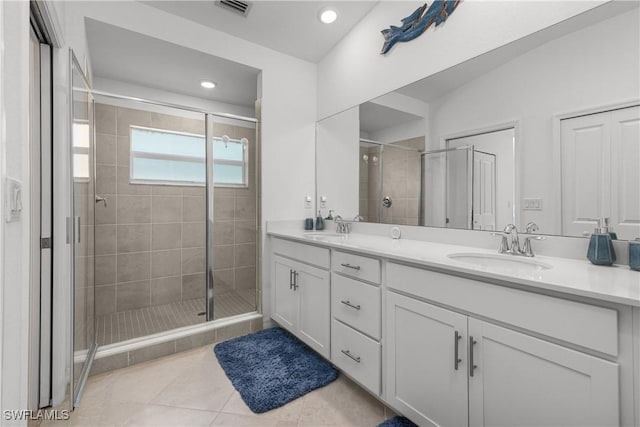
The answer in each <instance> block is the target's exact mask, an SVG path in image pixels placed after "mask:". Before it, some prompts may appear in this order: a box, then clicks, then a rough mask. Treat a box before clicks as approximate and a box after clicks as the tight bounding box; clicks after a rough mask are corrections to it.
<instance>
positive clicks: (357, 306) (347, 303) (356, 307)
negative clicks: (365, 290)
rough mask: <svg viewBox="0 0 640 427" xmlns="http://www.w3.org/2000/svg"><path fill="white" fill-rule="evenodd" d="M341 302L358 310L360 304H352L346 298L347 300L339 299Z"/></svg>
mask: <svg viewBox="0 0 640 427" xmlns="http://www.w3.org/2000/svg"><path fill="white" fill-rule="evenodd" d="M340 302H341V303H343V304H344V305H346V306H348V307H351V308H355V309H356V310H360V304H358V305H354V304H351V301H349V300H347V301H340Z"/></svg>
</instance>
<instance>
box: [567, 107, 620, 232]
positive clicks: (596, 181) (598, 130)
mask: <svg viewBox="0 0 640 427" xmlns="http://www.w3.org/2000/svg"><path fill="white" fill-rule="evenodd" d="M610 138H611V124H610V120H609V116H608V114H607V113H603V114H593V115H589V116H583V117H576V118H573V119H567V120H562V122H561V141H562V142H561V156H562V235H564V236H577V237H580V236H583V235H585V233H591V232H593V230H594V228H595V227H596V226H597V225H598V218H600V217H602V216H610V215H609V214H608V213H607V212H604V211H603V209H604V208H605V207H608V205H609V203H608V202H607V201H605V200H603V197H604V195H605V194H608V192H607V189H609V188H610V181H609V174H608V172H609V171H608V167H607V165H608V163H609V147H610Z"/></svg>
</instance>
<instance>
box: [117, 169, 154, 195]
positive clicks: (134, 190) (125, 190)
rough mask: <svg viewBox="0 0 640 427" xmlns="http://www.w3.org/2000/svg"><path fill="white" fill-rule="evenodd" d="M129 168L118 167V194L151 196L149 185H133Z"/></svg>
mask: <svg viewBox="0 0 640 427" xmlns="http://www.w3.org/2000/svg"><path fill="white" fill-rule="evenodd" d="M130 179H131V178H130V175H129V167H128V166H118V194H145V195H150V194H151V186H150V185H148V184H131V183H130Z"/></svg>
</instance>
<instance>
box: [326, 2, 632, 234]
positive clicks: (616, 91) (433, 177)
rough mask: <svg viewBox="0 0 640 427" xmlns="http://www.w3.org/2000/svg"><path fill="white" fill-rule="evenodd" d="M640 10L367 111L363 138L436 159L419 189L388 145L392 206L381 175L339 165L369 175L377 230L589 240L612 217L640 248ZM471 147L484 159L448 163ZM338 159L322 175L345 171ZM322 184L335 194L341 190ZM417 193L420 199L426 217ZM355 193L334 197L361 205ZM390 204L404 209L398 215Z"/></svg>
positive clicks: (473, 63) (619, 7) (556, 30)
mask: <svg viewBox="0 0 640 427" xmlns="http://www.w3.org/2000/svg"><path fill="white" fill-rule="evenodd" d="M639 6H640V4H639V3H637V2H608V3H606V4H603V5H602V6H599V7H597V8H594V9H592V10H590V11H588V12H586V13H584V14H581V15H578V16H576V17H573V18H571V19H569V20H566V21H564V22H561V23H559V24H557V25H554V26H552V27H549V28H547V29H546V30H543V31H540V32H537V33H535V34H532V35H530V36H528V37H525V38H523V39H520V40H517V41H515V42H513V43H511V44H509V45H506V46H503V47H501V48H499V49H495V50H493V51H491V52H488V53H486V54H484V55H481V56H479V57H476V58H474V59H472V60H469V61H466V62H464V63H461V64H458V65H456V66H454V67H452V68H450V69H448V70H445V71H443V72H441V73H438V74H434V75H431V76H429V77H426V78H424V79H422V80H419V81H417V82H415V83H412V84H410V85H407V86H405V87H402V88H399V89H397V90H396V91H395V92H391V93H389V94H386V95H383V96H381V97H378V98H376V99H374V100H371V101H368V102H366V103H364V104H362V105H360V106H359V122H360V123H359V129H360V137H361V138H365V139H367V140H372V141H375V142H378V143H382V144H391V146H394V145H395V146H397V145H398V144H399V143H400V142H401V141H407V140H410V139H412V138H423V143H424V146H423V148H420V149H419V150H420V151H423V152H425V153H427V154H424V155H423V156H422V161H421V162H419V164H418V166H416V168H417V169H418V171H419V173H416V174H414V175H412V174H411V168H412V167H414V166H412V165H411V163H410V162H409V160H408V158H404V157H403V156H401V157H402V159H398V158H393V156H386V153H385V152H386V151H387V148H388V147H389V145H382V146H381V148H382V150H381V153H380V156H379V160H380V162H381V165H380V168H381V169H380V170H378V173H379V175H380V176H379V177H378V179H379V181H380V182H381V184H380V185H381V186H382V189H381V194H375V192H372V191H371V190H370V187H371V183H372V182H375V179H376V176H375V168H374V169H373V170H372V167H371V164H365V163H364V161H363V159H362V156H360V159H359V160H356V159H355V156H354V157H353V163H350V164H347V163H344V164H343V163H342V162H343V161H344V162H346V159H338V160H337V161H338V162H340V166H341V167H342V168H352V169H353V168H354V166H355V165H356V164H357V165H359V167H360V169H361V172H360V188H361V191H360V192H359V201H360V203H359V209H360V211H361V212H363V216H364V217H365V218H366V219H367V220H368V221H380V222H392V223H398V224H407V223H409V224H413V223H416V224H421V225H427V226H437V227H451V228H467V229H469V228H474V229H481V230H497V229H503V228H504V227H505V225H507V224H509V223H513V224H515V225H516V226H517V227H518V229H522V228H524V225H525V224H527V223H529V222H535V223H536V224H537V225H538V226H539V229H540V233H543V234H559V235H565V236H575V237H582V236H584V235H585V233H586V234H588V233H590V232H593V229H594V228H595V226H596V224H597V220H598V219H599V218H603V217H609V218H610V224H611V225H612V226H613V230H614V231H615V232H616V233H617V234H618V238H620V239H632V238H636V237H640V193H639V192H638V191H637V189H638V182H639V181H640V173H639V172H638V171H639V169H638V167H637V165H638V163H639V162H640V108H639V107H638V105H639V104H640V79H638V75H640V19H639V18H640V16H639V15H640V8H639ZM342 114H344V113H339V114H337V115H335V116H333V117H330V118H328V119H325V120H335V117H339V116H341V115H342ZM325 120H322V121H321V122H320V123H323V122H324V121H325ZM506 124H508V125H506ZM509 129H510V130H509ZM488 131H490V132H489V133H488ZM494 131H500V132H494ZM349 140H350V141H351V144H353V146H354V147H356V146H358V147H359V146H360V144H359V143H358V140H357V139H356V138H351V139H349ZM490 140H491V141H490ZM344 141H346V139H344ZM492 141H493V142H492ZM499 141H503V142H499ZM345 144H346V142H345ZM463 146H470V147H471V146H472V147H473V149H472V150H466V151H465V150H462V151H455V152H454V151H439V150H448V149H451V148H460V147H463ZM367 149H368V150H370V151H371V150H372V148H371V147H368V148H367ZM318 150H319V152H320V150H321V147H318ZM361 151H363V148H361ZM361 154H364V153H361ZM327 157H329V156H319V159H318V165H317V170H318V171H322V170H326V169H329V170H330V169H332V168H335V167H336V166H337V164H336V157H330V158H331V159H332V163H327V164H324V163H323V162H322V160H321V159H322V158H327ZM371 157H372V156H371V155H369V161H370V162H371ZM387 157H392V159H388V158H387ZM356 162H357V163H356ZM364 166H366V167H367V170H366V172H365V171H364V170H362V167H364ZM410 176H414V177H415V176H417V177H422V179H421V180H420V181H418V182H413V183H410V182H408V181H407V179H408V178H409V177H410ZM317 179H318V182H317V186H318V188H320V187H324V188H328V187H329V186H330V184H328V183H327V182H325V181H326V180H327V179H328V180H330V179H331V176H320V175H318V177H317ZM399 181H403V182H404V183H405V184H406V186H407V187H406V188H404V189H402V188H400V184H398V182H399ZM365 182H366V183H367V186H368V187H367V191H366V192H365V191H364V190H363V183H365ZM385 182H386V183H387V184H388V185H387V186H385ZM409 186H412V188H413V189H415V188H419V189H420V196H419V197H418V199H419V200H420V202H419V204H418V208H414V207H413V206H412V205H411V204H410V202H409V200H410V199H412V198H413V197H414V195H412V194H410V193H409V192H408V191H409V190H408V189H409ZM345 187H346V183H345V185H343V186H342V187H338V186H334V191H336V192H338V193H339V192H348V191H352V189H348V188H345ZM394 189H395V190H396V193H394V192H393V190H394ZM385 190H388V191H390V194H392V196H394V197H391V199H392V205H391V207H390V208H388V209H387V210H385V209H386V208H381V207H380V206H381V204H382V203H383V199H384V197H385V194H384V193H385ZM365 193H366V197H365ZM397 194H399V195H397ZM326 196H327V197H328V198H329V199H332V198H333V199H335V198H337V197H340V196H339V194H337V193H336V194H326ZM374 196H375V197H374ZM394 198H395V199H397V198H400V199H403V198H405V201H402V202H400V203H398V204H396V200H393V199H394ZM394 207H396V208H397V209H394ZM376 215H377V216H376ZM414 219H415V221H414ZM447 219H448V222H447Z"/></svg>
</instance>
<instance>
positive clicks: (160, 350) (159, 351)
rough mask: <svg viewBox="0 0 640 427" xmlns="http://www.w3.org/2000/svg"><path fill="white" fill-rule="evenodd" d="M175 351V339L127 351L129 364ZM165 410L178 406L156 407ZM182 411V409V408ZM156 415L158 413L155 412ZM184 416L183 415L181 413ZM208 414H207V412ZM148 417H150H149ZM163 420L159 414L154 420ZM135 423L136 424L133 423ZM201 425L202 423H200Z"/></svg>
mask: <svg viewBox="0 0 640 427" xmlns="http://www.w3.org/2000/svg"><path fill="white" fill-rule="evenodd" d="M175 352H176V343H175V341H168V342H163V343H160V344H155V345H150V346H148V347H142V348H139V349H137V350H131V351H130V352H129V365H135V364H136V363H142V362H146V361H148V360H153V359H157V358H159V357H162V356H168V355H170V354H173V353H175ZM147 409H151V410H152V409H153V408H151V407H147ZM162 409H163V410H165V411H171V410H174V412H179V411H180V409H178V408H169V407H158V410H162ZM183 411H184V410H183ZM192 412H196V411H192ZM149 415H152V414H149ZM156 415H158V414H156ZM183 416H184V415H183ZM207 416H208V414H207ZM175 418H176V419H180V418H179V417H175ZM149 419H150V417H149ZM161 420H163V417H161V416H159V417H157V418H156V420H155V421H156V422H157V423H161V422H162V421H161ZM164 420H166V418H164ZM133 425H136V424H133ZM147 425H154V424H147ZM155 425H159V424H155ZM201 425H202V424H201Z"/></svg>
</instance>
